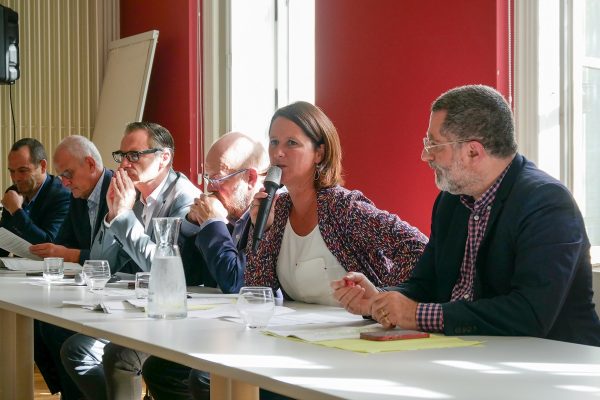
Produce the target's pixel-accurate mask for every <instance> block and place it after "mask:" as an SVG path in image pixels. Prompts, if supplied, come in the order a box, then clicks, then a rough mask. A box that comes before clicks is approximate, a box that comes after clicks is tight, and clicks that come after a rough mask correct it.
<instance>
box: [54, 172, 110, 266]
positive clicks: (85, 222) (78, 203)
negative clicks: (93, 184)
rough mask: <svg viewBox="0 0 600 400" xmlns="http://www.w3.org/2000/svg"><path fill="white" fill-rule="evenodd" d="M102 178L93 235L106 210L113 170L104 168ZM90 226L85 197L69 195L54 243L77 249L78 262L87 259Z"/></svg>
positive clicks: (90, 241) (89, 246)
mask: <svg viewBox="0 0 600 400" xmlns="http://www.w3.org/2000/svg"><path fill="white" fill-rule="evenodd" d="M103 176H104V180H103V181H102V188H101V192H100V204H99V206H98V214H97V217H96V224H95V226H94V230H93V232H94V236H96V234H97V233H98V230H99V229H100V225H101V224H102V217H103V216H104V215H106V213H107V212H108V206H107V205H106V192H107V191H108V186H109V185H110V180H111V178H112V176H113V172H112V171H111V170H109V169H106V168H105V169H104V174H103ZM91 238H92V227H91V226H90V217H89V214H88V206H87V199H76V198H74V197H73V196H71V206H70V208H69V214H68V215H67V218H66V219H65V222H64V224H63V226H62V229H61V230H60V232H59V234H58V238H57V239H56V244H60V245H63V246H65V247H69V248H72V249H79V250H81V253H80V254H79V263H80V264H83V262H84V261H85V260H87V259H89V256H90V248H91V246H92V239H91Z"/></svg>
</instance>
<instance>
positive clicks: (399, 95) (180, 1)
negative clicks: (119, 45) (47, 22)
mask: <svg viewBox="0 0 600 400" xmlns="http://www.w3.org/2000/svg"><path fill="white" fill-rule="evenodd" d="M509 1H512V0H453V1H439V0H374V1H365V0H318V1H316V80H317V82H316V93H317V99H316V103H317V104H318V105H319V106H321V107H322V108H323V109H324V111H325V112H326V113H327V115H329V116H330V118H331V119H332V120H333V122H334V123H335V124H336V126H337V128H338V131H339V133H340V136H341V139H342V146H343V151H344V168H345V177H346V186H347V187H349V188H356V189H360V190H362V191H363V192H364V193H365V194H366V195H367V196H368V197H370V198H371V199H372V200H373V201H374V202H375V204H376V205H377V206H378V207H380V208H382V209H387V210H390V211H392V212H395V213H398V214H399V215H400V216H401V217H402V218H403V219H405V220H407V221H409V222H410V223H412V224H414V225H416V226H417V227H419V228H420V229H421V230H423V231H424V232H426V233H428V232H429V223H430V212H431V206H432V204H433V200H434V199H435V196H436V195H437V189H436V187H435V185H434V182H433V173H432V171H431V170H430V169H429V167H428V166H427V165H426V164H424V163H423V162H422V161H420V153H421V149H422V141H421V139H422V138H423V136H425V131H426V129H427V125H428V119H429V107H430V105H431V102H432V101H433V100H435V98H436V97H437V96H438V95H439V94H441V93H442V92H444V91H446V90H448V89H450V88H452V87H455V86H459V85H464V84H470V83H484V84H487V85H490V86H494V87H497V88H498V89H499V90H500V91H501V92H503V93H505V94H506V93H508V87H509V80H508V72H507V71H508V65H509V63H508V56H507V54H508V46H507V34H506V32H507V21H508V11H507V4H508V2H509ZM175 4H176V5H177V6H174V5H175ZM197 13H198V10H197V2H196V0H177V1H176V2H175V1H164V0H121V35H122V36H123V37H125V36H129V35H133V34H136V33H139V32H144V31H147V30H150V29H158V30H159V31H160V36H159V40H158V46H157V52H156V57H155V62H154V69H153V71H152V77H151V82H150V88H149V92H148V99H147V102H146V112H145V119H147V120H151V121H155V122H158V123H160V124H163V125H164V126H166V127H167V128H169V130H170V131H171V132H172V133H173V136H174V137H175V141H176V145H177V153H176V157H175V168H176V169H177V170H180V171H183V172H185V173H186V174H188V175H189V176H192V177H194V176H196V173H197V172H198V170H199V167H198V166H199V165H200V163H201V161H202V160H201V154H202V153H203V151H202V149H201V148H200V146H201V144H202V140H200V132H201V128H200V121H201V116H199V115H198V114H197V110H198V109H199V107H200V105H199V104H200V103H199V100H198V99H199V94H198V93H199V92H198V91H199V87H200V86H199V82H198V79H199V78H198V72H199V70H198V65H197V64H198V63H197V55H198V54H197V31H198V26H197V25H198V23H197ZM192 180H193V181H195V179H193V178H192Z"/></svg>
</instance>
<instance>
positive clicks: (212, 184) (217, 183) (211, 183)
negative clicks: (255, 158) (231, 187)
mask: <svg viewBox="0 0 600 400" xmlns="http://www.w3.org/2000/svg"><path fill="white" fill-rule="evenodd" d="M246 171H248V168H244V169H240V170H239V171H235V172H232V173H231V174H228V175H225V176H223V177H221V178H216V179H211V178H210V177H209V176H208V174H204V175H202V178H203V179H204V183H205V185H206V189H207V190H208V191H209V192H218V191H219V190H220V189H221V182H223V181H226V180H227V179H230V178H233V177H234V176H236V175H239V174H241V173H244V172H246Z"/></svg>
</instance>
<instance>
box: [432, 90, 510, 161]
mask: <svg viewBox="0 0 600 400" xmlns="http://www.w3.org/2000/svg"><path fill="white" fill-rule="evenodd" d="M442 110H444V111H446V112H447V114H446V119H445V120H444V123H443V124H442V128H441V133H442V134H443V135H444V136H446V135H447V134H451V135H453V136H455V137H456V139H458V140H461V139H476V140H477V141H479V142H480V143H481V144H482V145H483V147H484V148H485V149H486V151H487V152H489V153H490V154H491V155H494V156H496V157H502V158H504V157H508V156H512V155H513V154H515V153H516V152H517V142H516V141H515V124H514V120H513V114H512V111H511V109H510V106H509V105H508V103H507V102H506V100H505V99H504V97H502V95H501V94H500V93H499V92H498V91H497V90H496V89H494V88H491V87H489V86H485V85H467V86H461V87H457V88H454V89H451V90H449V91H447V92H446V93H443V94H442V95H441V96H440V97H438V98H437V99H436V100H435V101H434V102H433V104H432V105H431V111H432V112H436V111H442ZM453 139H454V138H453Z"/></svg>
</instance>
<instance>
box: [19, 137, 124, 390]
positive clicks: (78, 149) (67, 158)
mask: <svg viewBox="0 0 600 400" xmlns="http://www.w3.org/2000/svg"><path fill="white" fill-rule="evenodd" d="M53 162H54V168H55V169H56V171H57V173H58V174H59V175H58V176H59V177H60V178H61V179H62V183H63V185H64V186H65V187H66V188H68V189H69V190H70V191H71V195H72V197H71V204H70V207H69V213H68V215H67V218H66V219H65V221H64V224H63V226H62V228H61V230H60V232H59V234H58V237H57V238H56V241H55V242H54V243H41V244H36V245H33V246H31V247H30V251H31V252H32V253H33V254H35V255H37V256H39V257H42V258H43V257H62V258H64V260H65V261H72V262H78V263H80V264H83V262H84V261H85V260H87V259H89V258H90V257H89V255H90V248H91V245H92V239H93V238H94V236H96V234H97V233H98V231H99V229H100V224H101V223H102V216H103V215H104V214H106V213H107V211H108V207H107V204H106V193H107V191H108V187H109V185H110V181H111V178H112V176H113V172H112V171H111V170H108V169H105V168H104V164H103V162H102V157H101V156H100V152H99V151H98V149H97V148H96V146H95V145H94V143H92V142H91V141H90V140H89V139H87V138H85V137H83V136H79V135H73V136H68V137H66V138H65V139H63V140H62V141H61V142H60V143H59V144H58V146H57V147H56V150H55V152H54V157H53ZM73 333H74V332H73V331H70V330H67V329H64V328H60V327H58V326H55V325H51V324H47V323H44V322H41V321H37V320H36V321H35V324H34V359H35V363H36V364H37V366H38V368H39V370H40V372H41V373H42V376H43V377H44V380H45V381H46V384H47V385H48V388H49V389H50V391H51V392H52V393H53V394H54V393H57V392H60V393H61V398H62V399H66V400H68V399H79V398H82V397H83V394H82V393H81V392H80V391H79V389H78V388H77V386H76V385H75V383H74V382H73V381H72V380H71V378H70V377H69V375H68V374H67V372H66V371H65V369H64V368H63V366H62V363H61V361H60V347H61V345H62V343H63V342H64V341H65V340H66V339H67V338H68V337H70V336H71V335H73Z"/></svg>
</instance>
